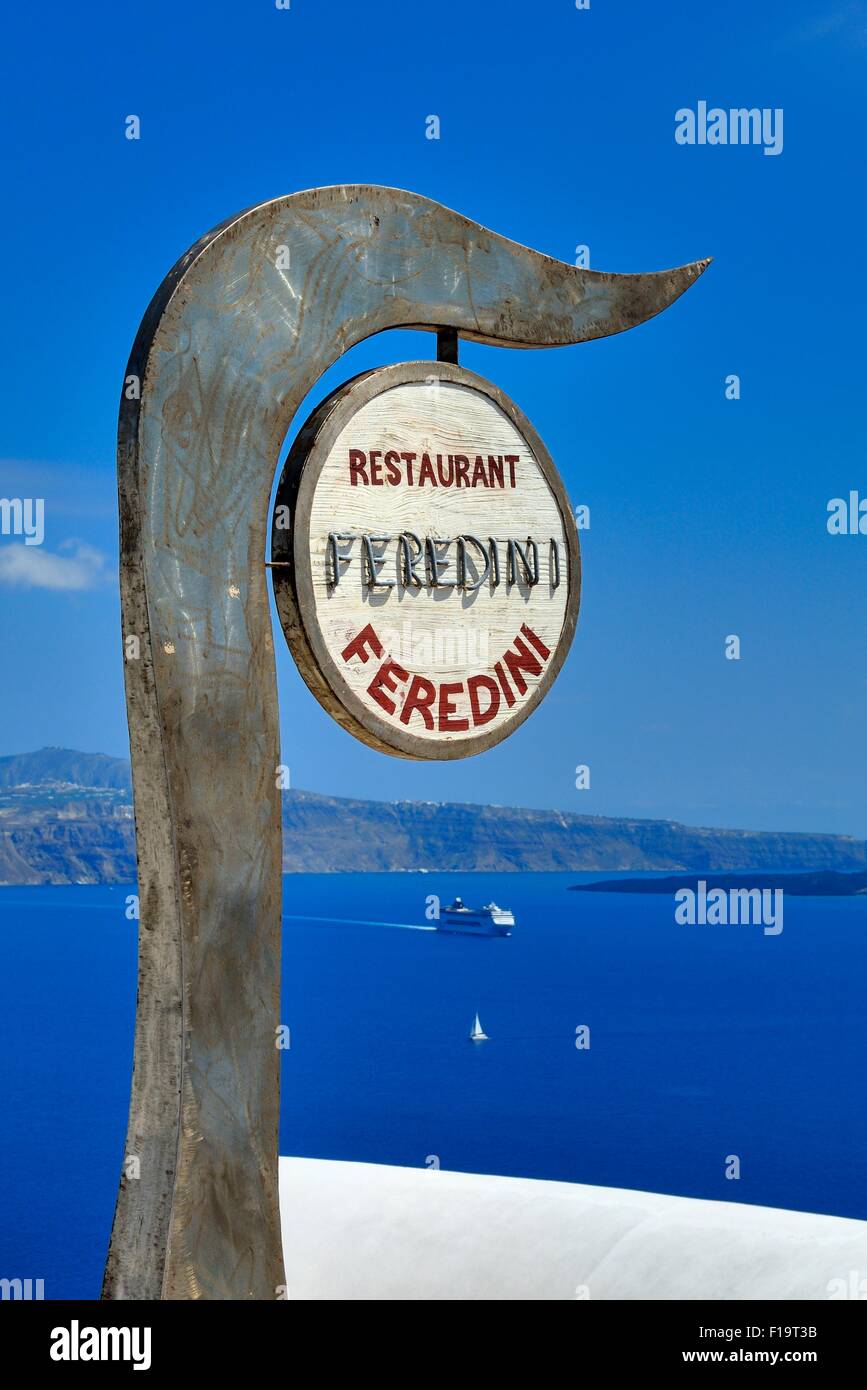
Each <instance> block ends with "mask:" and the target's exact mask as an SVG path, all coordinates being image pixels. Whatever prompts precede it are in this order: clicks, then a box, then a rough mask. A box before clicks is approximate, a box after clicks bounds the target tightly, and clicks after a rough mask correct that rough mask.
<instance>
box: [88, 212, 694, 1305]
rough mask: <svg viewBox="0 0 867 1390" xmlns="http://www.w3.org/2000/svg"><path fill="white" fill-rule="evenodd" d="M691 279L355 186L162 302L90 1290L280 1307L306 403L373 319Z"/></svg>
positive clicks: (180, 273)
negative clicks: (506, 233)
mask: <svg viewBox="0 0 867 1390" xmlns="http://www.w3.org/2000/svg"><path fill="white" fill-rule="evenodd" d="M707 264H708V262H707V261H697V262H695V263H693V264H692V265H687V266H682V267H680V268H679V269H677V270H669V271H662V272H660V273H658V274H651V275H610V274H606V273H604V272H600V271H587V270H580V269H576V268H575V267H572V266H569V265H565V264H563V263H561V262H559V261H554V260H551V259H550V258H549V257H547V256H543V255H540V254H538V253H537V252H535V251H531V250H528V249H527V248H526V247H524V246H519V245H518V244H517V243H515V242H512V241H508V240H506V239H505V238H504V237H501V236H497V235H496V234H495V233H493V232H489V231H486V230H485V228H483V227H480V226H479V225H478V224H477V223H475V222H471V221H468V220H467V219H466V218H464V217H461V216H459V215H458V214H457V213H454V212H451V211H449V210H448V209H446V208H444V207H441V206H440V205H439V204H437V203H433V202H431V201H429V200H428V199H427V198H422V197H419V196H418V195H416V194H413V193H403V192H398V191H396V190H394V189H389V188H376V187H367V186H348V187H335V188H324V189H314V190H312V191H311V192H306V193H296V194H293V195H291V196H289V197H285V198H278V199H276V200H274V201H273V202H267V203H263V204H260V205H259V206H258V207H254V208H251V209H249V210H247V211H246V212H243V213H240V214H239V215H238V216H236V217H233V218H231V219H229V220H228V221H227V222H224V223H223V224H222V225H221V226H219V227H217V228H215V229H214V230H213V231H212V232H210V233H209V234H208V235H207V236H206V237H204V238H203V239H202V240H201V241H199V242H197V243H196V245H195V246H193V247H192V248H191V249H190V250H189V251H188V252H187V253H186V255H185V256H183V257H182V258H181V260H180V261H178V263H177V265H176V266H175V267H174V269H173V270H172V271H171V272H170V274H169V275H167V276H166V278H165V280H164V281H163V283H162V285H161V286H160V288H159V290H158V291H157V293H156V295H155V296H154V299H153V300H152V302H151V304H150V307H149V308H148V310H147V313H146V314H145V317H144V320H143V322H142V325H141V328H140V329H139V332H138V336H137V338H136V341H135V345H134V347H133V350H132V356H131V358H130V362H129V366H128V368H127V387H126V390H125V392H124V396H123V399H122V402H121V410H120V423H119V437H118V475H119V494H120V522H121V596H122V606H123V633H124V638H125V639H126V638H129V637H133V636H134V637H137V638H138V639H139V653H140V654H139V656H138V658H135V657H134V656H133V657H131V658H130V656H129V653H130V651H134V650H135V644H131V646H127V647H125V651H126V652H127V656H128V659H127V661H126V664H125V674H126V698H127V709H128V716H129V726H130V742H131V751H132V766H133V781H134V791H135V814H136V835H137V847H138V872H139V897H140V905H141V908H140V910H141V922H140V931H139V995H138V1010H137V1020H136V1038H135V1066H134V1075H133V1088H132V1100H131V1107H130V1120H129V1131H128V1136H127V1149H126V1155H127V1163H126V1164H125V1168H124V1174H125V1175H124V1177H123V1178H122V1179H121V1185H120V1192H119V1195H118V1201H117V1208H116V1212H115V1219H114V1228H113V1232H112V1240H111V1248H110V1251H109V1257H108V1263H107V1266H106V1273H105V1283H104V1288H103V1295H104V1297H106V1298H122V1299H157V1298H167V1299H187V1298H209V1299H245V1298H255V1299H274V1298H279V1297H281V1286H282V1284H283V1282H284V1281H283V1261H282V1250H281V1240H280V1222H279V1211H278V1204H277V1151H278V1146H277V1139H278V1100H279V1058H280V1053H279V1051H278V1049H277V1047H276V1039H275V1030H276V1029H277V1025H278V1023H279V989H280V970H279V966H280V888H281V878H280V870H281V841H280V796H279V792H278V790H277V786H276V776H275V774H276V768H277V765H278V763H279V762H280V750H279V736H278V721H277V689H276V678H275V668H274V654H273V643H272V633H271V622H270V614H269V607H268V595H267V588H266V582H265V567H264V564H263V560H264V556H265V543H266V535H267V521H268V503H269V496H270V491H271V486H272V482H273V478H274V473H275V469H276V464H277V459H278V454H279V451H280V447H281V444H282V442H283V439H284V437H285V435H286V433H287V430H288V428H289V426H290V423H291V421H292V417H293V415H294V414H295V412H296V410H297V408H298V406H299V404H300V403H301V401H302V400H303V398H304V396H305V395H306V394H307V392H308V391H309V390H310V388H311V387H312V386H313V385H314V383H315V382H316V380H317V379H318V378H319V377H320V376H321V375H322V373H323V372H324V371H325V370H326V368H328V367H329V366H330V365H331V364H332V363H333V362H334V361H335V360H336V359H337V358H338V357H339V356H340V355H341V354H342V353H344V352H346V351H347V349H348V348H350V347H352V346H353V344H355V343H358V342H360V341H361V340H362V339H363V338H367V337H370V336H371V335H372V334H374V333H379V332H382V331H383V330H384V329H387V328H401V327H413V328H424V329H430V330H433V331H437V330H443V329H452V330H457V333H458V334H459V335H460V336H461V337H464V338H470V339H473V340H475V341H477V342H483V343H493V344H498V345H500V346H503V347H521V348H541V347H557V346H562V345H565V344H569V343H579V342H585V341H587V340H589V339H591V338H599V337H604V336H605V335H607V334H610V333H618V332H621V331H622V330H624V329H627V328H632V327H634V326H635V325H636V324H639V323H642V322H643V321H644V320H645V319H648V318H650V317H651V316H652V315H654V314H657V313H659V312H660V310H662V309H664V308H666V306H667V305H669V304H671V303H672V301H673V300H675V299H676V298H677V297H678V295H680V294H682V293H683V291H684V290H685V289H687V288H688V286H689V285H691V284H692V283H693V281H694V280H695V279H696V278H697V276H699V275H700V274H701V273H702V271H703V270H704V269H705V267H706V265H707ZM130 378H135V379H137V381H138V383H140V391H139V393H138V398H137V392H136V387H135V382H132V383H131V382H130ZM130 397H132V398H130ZM286 751H287V752H291V750H286ZM131 1159H137V1160H138V1172H139V1176H138V1177H137V1178H136V1177H134V1176H132V1173H134V1172H135V1171H136V1167H135V1165H134V1164H130V1162H129V1160H131Z"/></svg>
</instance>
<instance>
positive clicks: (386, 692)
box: [271, 362, 581, 759]
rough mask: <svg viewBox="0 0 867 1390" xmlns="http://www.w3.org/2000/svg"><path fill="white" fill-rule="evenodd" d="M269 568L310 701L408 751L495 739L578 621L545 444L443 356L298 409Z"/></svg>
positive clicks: (434, 754)
mask: <svg viewBox="0 0 867 1390" xmlns="http://www.w3.org/2000/svg"><path fill="white" fill-rule="evenodd" d="M271 562H272V570H271V574H272V578H273V583H274V594H275V598H276V602H277V611H278V613H279V616H280V621H281V624H282V626H283V631H284V633H285V635H286V640H287V642H288V643H289V647H290V650H291V652H292V655H293V656H294V658H295V661H296V662H297V665H298V668H299V670H300V671H301V674H302V675H303V677H304V679H305V681H306V682H307V684H308V686H309V687H310V689H311V690H312V692H313V694H314V695H315V696H316V697H317V699H318V700H319V701H320V703H321V704H323V705H324V706H325V708H326V709H327V710H328V711H329V713H330V714H332V715H333V716H334V718H335V719H336V720H337V721H338V723H340V724H341V725H342V726H343V727H344V728H345V729H348V730H349V731H350V732H351V733H353V734H355V736H356V737H357V738H359V739H361V740H362V741H363V742H364V743H367V744H369V745H370V746H372V747H374V748H377V749H380V750H381V751H383V752H388V753H393V754H397V755H398V756H401V757H406V758H440V759H442V758H465V757H468V756H469V755H470V754H472V753H479V752H481V751H482V750H483V749H485V748H490V747H492V746H493V745H494V744H496V743H499V742H500V741H501V740H502V739H504V738H506V737H507V735H508V734H510V733H511V732H512V731H513V730H514V729H516V728H517V727H518V725H519V724H521V723H523V721H524V720H525V719H526V718H527V716H528V715H529V714H530V713H531V712H532V711H533V710H534V709H535V707H536V706H537V705H538V703H539V701H540V700H541V699H542V698H543V696H544V695H545V693H546V691H547V690H548V688H549V687H550V685H551V683H552V681H553V680H554V677H555V676H556V675H557V672H558V671H559V669H560V667H561V666H562V664H563V661H564V659H565V656H566V653H567V651H568V649H569V646H570V644H571V641H572V637H573V635H574V632H575V624H576V622H577V618H578V605H579V597H580V582H581V561H580V553H579V548H578V532H577V528H576V526H575V521H574V518H573V516H572V512H571V509H570V507H569V502H568V499H567V497H566V493H565V491H564V489H563V485H562V483H561V481H560V477H559V475H558V473H557V470H556V468H555V467H554V464H553V463H552V461H551V458H550V457H549V455H548V452H547V450H546V449H545V446H544V445H543V443H542V441H541V440H540V438H539V436H538V435H537V434H536V431H535V430H534V429H533V427H532V425H531V424H530V422H529V421H528V420H527V419H526V418H525V416H524V415H522V413H521V412H520V410H518V408H517V406H515V405H513V403H512V402H511V401H510V400H508V399H507V397H506V396H504V395H503V393H502V392H501V391H498V390H497V388H496V387H495V386H492V385H491V383H490V382H487V381H485V380H484V379H483V378H482V377H479V376H476V375H475V374H474V373H472V372H468V371H465V370H464V369H463V368H461V367H457V366H453V365H451V364H449V363H445V362H408V363H401V364H400V365H398V366H394V367H384V368H381V369H380V370H378V371H374V372H368V373H366V374H364V375H363V376H360V377H357V378H355V380H353V381H350V382H348V383H346V385H344V386H342V387H340V388H339V390H337V391H336V392H334V394H333V395H332V396H330V397H329V398H328V399H327V400H326V401H324V402H323V403H322V404H321V405H320V406H319V407H318V409H317V410H316V411H314V413H313V415H312V416H311V417H310V419H309V420H308V421H307V423H306V424H305V426H304V427H303V429H302V430H301V432H300V434H299V435H298V438H297V440H296V442H295V445H294V447H293V448H292V451H291V453H290V455H289V458H288V460H287V462H286V466H285V468H284V470H283V474H282V476H281V479H280V483H279V486H278V489H277V496H276V500H275V507H274V519H273V527H272V545H271Z"/></svg>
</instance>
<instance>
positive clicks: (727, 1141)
mask: <svg viewBox="0 0 867 1390" xmlns="http://www.w3.org/2000/svg"><path fill="white" fill-rule="evenodd" d="M590 877H593V876H591V875H577V874H508V875H488V874H460V875H458V874H433V873H431V874H343V875H291V876H288V877H287V878H286V880H285V883H284V911H285V914H286V917H285V930H284V977H283V997H284V1003H283V1015H282V1022H284V1023H285V1024H288V1025H289V1028H290V1030H291V1047H290V1049H289V1050H288V1051H286V1052H284V1053H283V1092H282V1124H281V1143H280V1151H281V1153H284V1154H290V1153H291V1154H300V1155H307V1156H319V1157H324V1158H337V1159H361V1160H366V1161H369V1162H373V1163H397V1164H409V1165H415V1166H424V1165H431V1164H433V1163H434V1162H438V1163H439V1164H440V1166H442V1167H443V1168H452V1169H463V1170H467V1171H472V1172H481V1173H505V1174H517V1175H522V1176H526V1177H535V1178H558V1179H564V1180H566V1181H570V1182H583V1183H599V1184H604V1185H607V1186H614V1187H634V1188H644V1189H648V1190H651V1191H657V1192H671V1193H679V1194H683V1195H688V1196H697V1197H712V1198H719V1199H722V1200H728V1201H740V1202H756V1203H760V1204H763V1205H768V1206H783V1207H795V1208H801V1209H804V1210H810V1211H820V1212H831V1213H836V1214H839V1215H844V1216H857V1217H861V1218H867V1107H865V1105H864V1067H865V1042H864V1036H865V1035H864V1012H865V1011H864V994H865V988H867V986H865V980H867V902H865V901H864V900H863V899H857V898H836V899H833V898H831V899H825V898H791V897H787V898H786V900H785V925H784V930H783V932H782V934H781V935H779V936H776V937H774V936H765V935H764V934H763V932H762V929H761V927H745V926H735V927H721V926H694V927H689V926H678V925H677V924H676V923H675V921H674V904H673V901H672V899H671V898H670V897H669V896H654V895H646V896H645V895H631V894H619V893H618V894H607V893H598V894H581V893H570V892H569V891H568V889H569V885H570V884H573V883H576V882H580V881H582V879H583V880H586V879H588V878H590ZM596 877H603V876H602V875H596ZM132 891H134V890H133V889H132V888H123V887H114V888H108V887H99V888H91V887H63V888H30V889H28V888H4V889H0V1028H2V1047H0V1102H2V1108H0V1177H2V1186H0V1276H4V1277H9V1278H12V1277H21V1278H28V1277H29V1278H34V1279H36V1278H42V1279H44V1280H45V1295H46V1297H47V1298H95V1297H97V1296H98V1294H99V1287H100V1278H101V1271H102V1264H103V1261H104V1257H105V1250H106V1246H107V1241H108V1235H109V1229H110V1224H111V1218H112V1211H113V1206H114V1198H115V1190H116V1186H117V1180H118V1175H119V1171H120V1164H121V1157H122V1153H123V1143H124V1135H125V1129H126V1119H127V1105H128V1098H129V1079H130V1069H131V1062H132V1036H133V1016H134V1008H135V989H136V980H135V970H136V959H135V957H136V923H135V922H134V921H129V920H127V918H126V916H125V899H126V895H127V894H128V893H130V892H132ZM455 893H460V894H461V895H462V896H463V898H464V899H465V901H467V902H470V903H471V904H473V905H475V904H478V903H483V902H488V901H490V900H491V898H494V899H496V901H498V902H499V903H500V904H501V905H503V906H506V907H511V908H512V909H513V910H514V912H515V914H516V917H517V919H518V926H517V927H516V930H515V932H514V934H513V936H511V937H510V938H508V939H481V940H479V939H473V938H466V937H460V936H447V935H441V934H437V933H434V932H432V931H425V930H419V929H418V928H421V927H425V926H429V925H430V923H429V922H428V921H427V920H426V917H425V910H426V903H427V899H428V897H429V896H430V895H438V896H439V897H440V898H441V899H442V901H443V902H444V903H445V902H448V901H450V900H451V898H452V896H453V895H454V894H455ZM476 1010H478V1012H479V1015H480V1017H481V1022H482V1025H483V1027H484V1030H485V1032H486V1033H487V1034H488V1035H489V1041H488V1042H485V1043H480V1044H472V1043H470V1042H469V1041H468V1039H467V1035H468V1033H469V1030H470V1026H471V1024H472V1021H473V1017H474V1015H475V1013H476ZM582 1025H583V1026H586V1027H588V1028H589V1030H590V1047H589V1049H584V1050H579V1049H578V1048H576V1046H575V1041H576V1029H577V1028H579V1027H580V1026H582ZM729 1155H737V1156H738V1157H739V1159H740V1169H741V1176H740V1178H739V1179H738V1180H731V1179H727V1178H726V1176H725V1171H726V1164H727V1159H728V1156H729Z"/></svg>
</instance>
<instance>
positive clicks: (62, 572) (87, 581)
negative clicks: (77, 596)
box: [0, 541, 109, 592]
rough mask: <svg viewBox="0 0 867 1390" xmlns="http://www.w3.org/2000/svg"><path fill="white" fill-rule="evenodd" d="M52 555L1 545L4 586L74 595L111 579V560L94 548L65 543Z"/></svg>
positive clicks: (36, 549) (0, 579)
mask: <svg viewBox="0 0 867 1390" xmlns="http://www.w3.org/2000/svg"><path fill="white" fill-rule="evenodd" d="M61 550H62V551H68V554H61V555H52V554H51V553H50V552H49V551H47V550H44V549H42V548H41V547H38V546H25V545H23V544H22V545H18V544H10V543H9V542H8V541H4V542H0V584H5V585H8V586H10V587H13V588H19V589H55V590H65V591H67V592H72V591H76V590H81V589H95V588H97V587H98V586H99V585H100V584H103V583H104V582H105V581H106V579H108V577H109V575H108V571H107V560H106V557H105V556H104V555H103V554H102V552H101V551H99V550H94V548H93V546H90V545H82V544H81V543H80V542H77V541H65V542H64V544H63V545H62V546H61Z"/></svg>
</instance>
